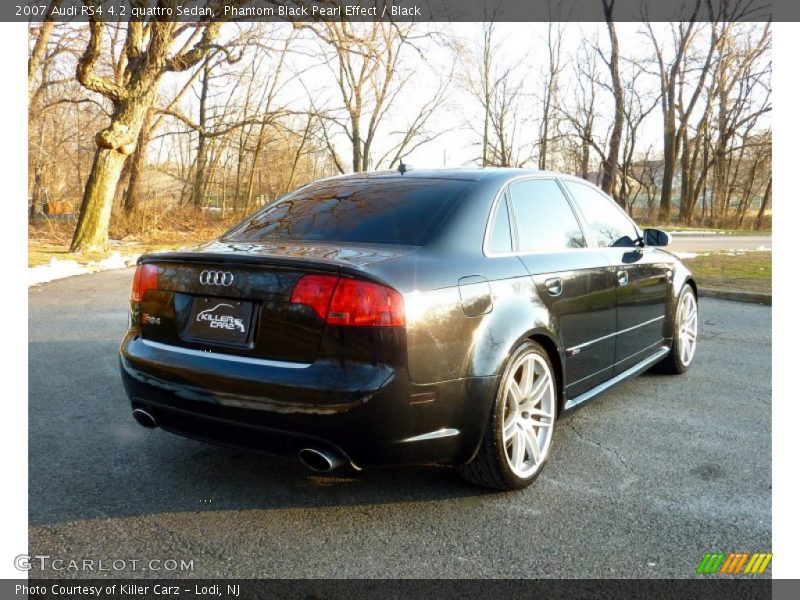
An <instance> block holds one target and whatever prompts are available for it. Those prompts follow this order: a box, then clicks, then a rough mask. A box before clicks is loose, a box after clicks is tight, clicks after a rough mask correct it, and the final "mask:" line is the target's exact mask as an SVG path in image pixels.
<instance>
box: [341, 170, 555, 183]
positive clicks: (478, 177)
mask: <svg viewBox="0 0 800 600" xmlns="http://www.w3.org/2000/svg"><path fill="white" fill-rule="evenodd" d="M543 173H549V171H539V170H537V169H515V168H510V167H509V168H505V167H482V168H481V167H465V168H450V169H414V168H413V167H409V170H408V171H406V172H405V173H404V174H403V173H400V172H399V171H367V172H362V173H351V174H348V175H339V176H337V177H332V178H330V179H329V180H334V179H347V180H358V179H384V178H385V179H389V178H392V179H394V178H398V179H399V178H406V179H462V180H469V181H485V180H488V179H496V180H505V179H511V178H513V177H519V176H520V175H526V174H530V175H537V174H538V175H541V174H543Z"/></svg>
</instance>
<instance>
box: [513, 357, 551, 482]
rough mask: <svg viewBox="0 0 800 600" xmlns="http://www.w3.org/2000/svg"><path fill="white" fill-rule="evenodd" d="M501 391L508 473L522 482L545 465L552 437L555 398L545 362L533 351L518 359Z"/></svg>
mask: <svg viewBox="0 0 800 600" xmlns="http://www.w3.org/2000/svg"><path fill="white" fill-rule="evenodd" d="M510 374H511V375H510V376H509V377H508V378H507V380H506V383H505V389H504V390H503V396H502V397H503V402H504V410H503V446H504V447H505V456H506V461H507V463H508V466H509V468H510V469H511V471H512V472H513V473H514V474H515V475H516V476H517V477H521V478H523V479H525V478H527V477H530V476H531V475H533V474H534V473H535V472H536V471H538V470H539V468H540V467H541V466H542V464H543V463H544V461H545V459H546V458H547V452H548V451H549V450H550V441H551V440H552V437H553V424H554V421H555V413H556V399H555V398H556V395H555V387H554V386H553V375H552V373H551V372H550V367H549V366H548V365H547V362H546V361H545V360H544V358H542V357H541V356H540V355H539V354H537V353H535V352H529V353H525V354H523V355H522V356H520V357H519V358H517V360H516V362H515V363H514V365H513V366H512V367H511V370H510Z"/></svg>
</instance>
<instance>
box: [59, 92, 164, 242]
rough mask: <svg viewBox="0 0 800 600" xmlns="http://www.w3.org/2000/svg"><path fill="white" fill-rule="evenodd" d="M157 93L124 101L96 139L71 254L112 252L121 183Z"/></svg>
mask: <svg viewBox="0 0 800 600" xmlns="http://www.w3.org/2000/svg"><path fill="white" fill-rule="evenodd" d="M153 94H154V92H150V93H148V94H144V95H143V96H139V97H134V98H128V99H125V100H124V101H122V102H121V103H120V104H119V106H118V107H117V109H116V110H115V111H114V115H113V116H112V118H111V125H110V126H109V127H108V128H106V129H104V130H103V131H101V132H100V133H98V134H97V136H96V137H95V143H96V144H97V151H96V152H95V155H94V162H93V163H92V170H91V171H90V173H89V179H88V181H87V182H86V188H85V189H84V192H83V200H82V202H81V211H80V218H79V219H78V224H77V226H76V227H75V233H74V235H73V237H72V244H71V245H70V249H69V251H70V252H96V251H99V252H105V251H106V250H107V249H108V225H109V220H110V218H111V208H112V207H113V205H114V195H115V193H116V191H117V184H118V183H119V178H120V175H121V174H122V167H123V165H124V164H125V159H126V158H127V157H128V156H129V155H130V154H132V153H133V151H134V149H135V148H136V140H137V138H138V137H139V132H140V131H141V129H142V124H143V123H144V119H145V116H146V114H147V111H148V110H149V108H150V106H151V105H152V99H153Z"/></svg>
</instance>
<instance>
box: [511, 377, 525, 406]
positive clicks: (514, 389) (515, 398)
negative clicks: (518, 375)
mask: <svg viewBox="0 0 800 600" xmlns="http://www.w3.org/2000/svg"><path fill="white" fill-rule="evenodd" d="M508 400H509V405H508V408H509V409H510V410H512V411H514V412H516V411H517V410H519V405H520V403H521V402H522V391H521V390H520V389H519V385H518V384H517V382H516V381H515V380H514V378H513V377H512V378H511V380H510V381H509V382H508Z"/></svg>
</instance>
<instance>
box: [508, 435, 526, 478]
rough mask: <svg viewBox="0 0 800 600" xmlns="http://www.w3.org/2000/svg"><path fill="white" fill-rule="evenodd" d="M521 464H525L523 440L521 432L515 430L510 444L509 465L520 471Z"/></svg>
mask: <svg viewBox="0 0 800 600" xmlns="http://www.w3.org/2000/svg"><path fill="white" fill-rule="evenodd" d="M523 462H525V440H524V439H523V436H522V432H521V431H520V430H519V429H517V431H516V433H515V434H514V437H513V438H512V442H511V464H512V465H514V468H515V469H521V468H522V463H523Z"/></svg>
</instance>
